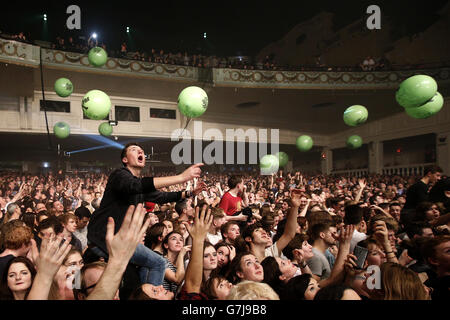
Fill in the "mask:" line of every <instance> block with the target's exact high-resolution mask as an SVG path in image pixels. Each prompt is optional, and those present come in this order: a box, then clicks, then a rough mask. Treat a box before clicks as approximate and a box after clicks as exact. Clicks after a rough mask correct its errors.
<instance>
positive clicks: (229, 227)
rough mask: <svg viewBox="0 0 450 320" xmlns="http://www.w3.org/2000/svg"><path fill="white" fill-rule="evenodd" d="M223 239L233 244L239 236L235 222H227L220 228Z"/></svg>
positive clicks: (238, 229) (237, 225)
mask: <svg viewBox="0 0 450 320" xmlns="http://www.w3.org/2000/svg"><path fill="white" fill-rule="evenodd" d="M220 233H221V234H222V237H223V239H224V240H225V241H226V242H228V243H231V244H233V242H234V240H236V238H237V237H238V236H239V235H240V234H241V232H240V228H239V224H238V223H237V222H235V221H228V222H227V223H225V224H224V225H223V226H222V227H221V228H220Z"/></svg>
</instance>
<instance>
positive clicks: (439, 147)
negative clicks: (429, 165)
mask: <svg viewBox="0 0 450 320" xmlns="http://www.w3.org/2000/svg"><path fill="white" fill-rule="evenodd" d="M449 142H450V132H443V133H438V134H436V164H437V165H438V166H439V167H441V168H442V170H443V171H444V172H443V173H444V174H446V175H448V174H449V173H450V145H449Z"/></svg>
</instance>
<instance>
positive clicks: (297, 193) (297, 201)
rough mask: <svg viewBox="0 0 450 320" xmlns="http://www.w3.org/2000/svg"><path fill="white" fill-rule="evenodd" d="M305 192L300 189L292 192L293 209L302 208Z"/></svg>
mask: <svg viewBox="0 0 450 320" xmlns="http://www.w3.org/2000/svg"><path fill="white" fill-rule="evenodd" d="M302 194H303V192H302V191H301V190H300V189H292V190H291V204H292V206H293V207H297V208H298V207H300V205H301V200H300V199H301V197H302Z"/></svg>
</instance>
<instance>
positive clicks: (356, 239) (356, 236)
mask: <svg viewBox="0 0 450 320" xmlns="http://www.w3.org/2000/svg"><path fill="white" fill-rule="evenodd" d="M366 239H367V235H366V234H365V233H362V232H359V231H358V230H356V229H355V230H354V231H353V236H352V240H350V252H351V253H353V249H355V247H356V244H357V243H358V242H360V241H363V240H366Z"/></svg>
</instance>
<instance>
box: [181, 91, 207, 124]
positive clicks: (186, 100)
mask: <svg viewBox="0 0 450 320" xmlns="http://www.w3.org/2000/svg"><path fill="white" fill-rule="evenodd" d="M207 108H208V95H207V94H206V92H205V90H203V89H202V88H199V87H195V86H192V87H187V88H185V89H183V91H181V93H180V95H179V96H178V109H179V110H180V112H181V113H182V114H184V115H185V116H186V117H189V118H197V117H200V116H201V115H202V114H203V113H205V111H206V109H207Z"/></svg>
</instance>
